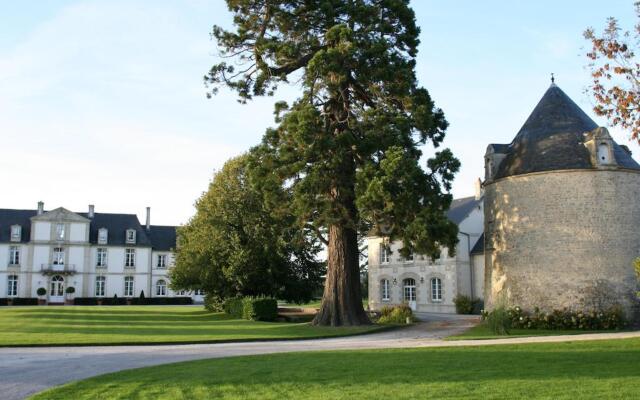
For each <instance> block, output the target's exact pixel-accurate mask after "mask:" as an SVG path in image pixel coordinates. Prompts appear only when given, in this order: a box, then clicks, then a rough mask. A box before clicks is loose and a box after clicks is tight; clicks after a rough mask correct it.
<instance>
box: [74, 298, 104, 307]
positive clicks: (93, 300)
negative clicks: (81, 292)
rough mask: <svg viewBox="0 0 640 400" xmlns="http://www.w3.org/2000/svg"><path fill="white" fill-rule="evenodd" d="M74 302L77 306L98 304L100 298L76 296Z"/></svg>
mask: <svg viewBox="0 0 640 400" xmlns="http://www.w3.org/2000/svg"><path fill="white" fill-rule="evenodd" d="M73 304H75V305H76V306H96V305H98V299H97V298H95V297H76V298H75V299H73Z"/></svg>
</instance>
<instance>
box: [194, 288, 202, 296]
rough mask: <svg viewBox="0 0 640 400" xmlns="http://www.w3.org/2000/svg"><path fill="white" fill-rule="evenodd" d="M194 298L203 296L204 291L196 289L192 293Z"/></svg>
mask: <svg viewBox="0 0 640 400" xmlns="http://www.w3.org/2000/svg"><path fill="white" fill-rule="evenodd" d="M193 294H194V296H204V290H202V289H196V290H194V291H193Z"/></svg>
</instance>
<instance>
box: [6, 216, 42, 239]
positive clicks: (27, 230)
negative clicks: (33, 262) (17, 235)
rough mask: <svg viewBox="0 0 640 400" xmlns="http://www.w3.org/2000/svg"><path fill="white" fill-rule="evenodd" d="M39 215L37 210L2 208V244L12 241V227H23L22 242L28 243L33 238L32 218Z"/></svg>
mask: <svg viewBox="0 0 640 400" xmlns="http://www.w3.org/2000/svg"><path fill="white" fill-rule="evenodd" d="M36 214H37V211H36V210H11V209H7V208H0V243H6V242H9V241H10V240H11V225H20V226H21V227H22V238H21V240H20V242H22V243H26V242H28V241H29V238H31V219H30V218H31V217H33V216H35V215H36Z"/></svg>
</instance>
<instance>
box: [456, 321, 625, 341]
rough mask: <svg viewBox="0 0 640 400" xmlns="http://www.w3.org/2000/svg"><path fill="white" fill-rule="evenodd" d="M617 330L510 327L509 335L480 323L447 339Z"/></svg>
mask: <svg viewBox="0 0 640 400" xmlns="http://www.w3.org/2000/svg"><path fill="white" fill-rule="evenodd" d="M607 332H615V331H602V330H600V331H581V330H575V329H571V330H569V329H556V330H553V329H510V330H509V334H508V335H496V334H495V333H493V331H492V330H491V329H490V328H489V327H488V326H487V325H486V324H480V325H476V326H474V327H473V328H469V329H467V330H466V331H464V332H462V333H460V334H458V335H454V336H449V337H447V338H446V340H483V339H506V338H512V337H527V336H555V335H579V334H581V333H607Z"/></svg>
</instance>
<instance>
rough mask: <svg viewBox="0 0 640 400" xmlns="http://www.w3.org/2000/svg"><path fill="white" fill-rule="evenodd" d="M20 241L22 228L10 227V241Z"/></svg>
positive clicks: (18, 226)
mask: <svg viewBox="0 0 640 400" xmlns="http://www.w3.org/2000/svg"><path fill="white" fill-rule="evenodd" d="M20 239H22V227H21V226H20V225H13V226H12V227H11V241H12V242H19V241H20Z"/></svg>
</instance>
